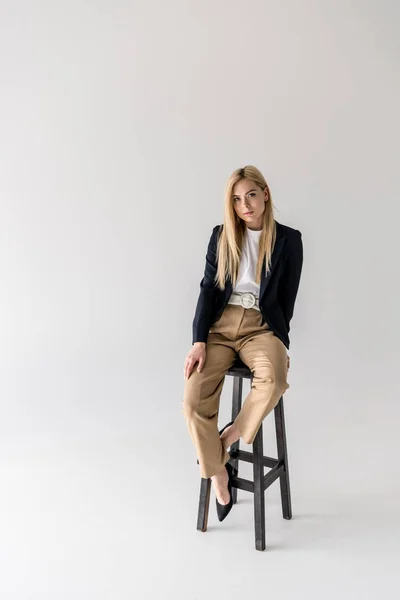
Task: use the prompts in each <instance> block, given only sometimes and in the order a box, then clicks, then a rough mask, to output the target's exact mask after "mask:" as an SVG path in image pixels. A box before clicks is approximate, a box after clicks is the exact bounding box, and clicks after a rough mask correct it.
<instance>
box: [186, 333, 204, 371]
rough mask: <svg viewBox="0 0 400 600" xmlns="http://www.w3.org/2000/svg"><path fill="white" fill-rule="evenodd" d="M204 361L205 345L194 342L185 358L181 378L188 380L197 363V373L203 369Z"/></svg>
mask: <svg viewBox="0 0 400 600" xmlns="http://www.w3.org/2000/svg"><path fill="white" fill-rule="evenodd" d="M205 360H206V344H205V342H195V343H194V344H193V346H192V347H191V348H190V350H189V352H188V355H187V357H186V358H185V364H184V367H183V376H184V378H185V379H189V377H190V374H191V372H192V371H193V368H194V366H195V364H196V363H197V362H198V363H199V365H198V367H197V370H198V372H199V373H200V371H201V370H202V368H203V365H204V363H205Z"/></svg>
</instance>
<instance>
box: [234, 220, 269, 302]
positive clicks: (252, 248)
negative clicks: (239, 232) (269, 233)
mask: <svg viewBox="0 0 400 600" xmlns="http://www.w3.org/2000/svg"><path fill="white" fill-rule="evenodd" d="M261 233H262V231H261V230H260V231H254V230H253V229H249V228H248V227H247V226H246V235H245V236H244V240H243V249H242V256H241V260H240V266H239V272H238V276H237V280H236V285H235V286H234V288H233V290H232V291H233V292H240V293H243V292H252V293H253V294H254V295H255V296H257V297H258V296H259V295H260V284H257V283H256V282H255V278H256V267H257V261H258V248H259V242H260V237H261Z"/></svg>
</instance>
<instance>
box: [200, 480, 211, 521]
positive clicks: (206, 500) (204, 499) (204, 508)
mask: <svg viewBox="0 0 400 600" xmlns="http://www.w3.org/2000/svg"><path fill="white" fill-rule="evenodd" d="M210 492H211V479H210V478H208V479H205V478H203V477H202V478H201V483H200V498H199V510H198V513H197V529H198V530H199V531H207V524H208V509H209V507H210Z"/></svg>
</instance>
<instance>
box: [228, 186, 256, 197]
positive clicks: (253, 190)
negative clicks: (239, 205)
mask: <svg viewBox="0 0 400 600" xmlns="http://www.w3.org/2000/svg"><path fill="white" fill-rule="evenodd" d="M256 191H257V190H256V189H254V188H253V189H252V190H249V191H248V192H246V194H245V196H246V195H247V194H250V192H256ZM236 196H238V194H233V197H234V198H236Z"/></svg>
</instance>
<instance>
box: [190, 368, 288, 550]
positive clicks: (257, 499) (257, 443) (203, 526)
mask: <svg viewBox="0 0 400 600" xmlns="http://www.w3.org/2000/svg"><path fill="white" fill-rule="evenodd" d="M226 375H228V376H232V377H233V393H232V419H231V420H232V421H234V420H235V418H236V417H237V415H238V414H239V412H240V410H241V406H242V394H243V379H250V385H252V382H253V374H252V372H251V370H250V369H249V367H248V366H247V365H245V364H244V363H243V362H242V361H241V360H240V359H239V358H237V359H236V360H235V362H234V363H233V364H232V366H231V367H230V368H229V370H228V371H227V372H226ZM274 414H275V431H276V444H277V453H278V457H277V458H272V457H269V456H264V450H263V427H262V423H261V424H260V427H259V429H258V432H257V434H256V437H255V438H254V441H253V445H252V450H253V451H252V452H247V451H245V450H240V440H238V441H237V442H235V443H234V444H232V445H231V447H230V452H229V455H230V459H229V462H230V463H231V464H232V466H233V467H235V468H236V469H237V471H239V462H240V461H243V462H248V463H252V464H253V481H251V480H249V479H244V478H243V477H239V474H238V475H236V476H234V477H233V480H232V500H233V503H234V504H236V503H237V490H238V489H241V490H244V491H246V492H250V493H252V494H253V495H254V528H255V547H256V550H265V548H266V540H265V537H266V536H265V494H264V492H265V490H266V489H267V488H268V487H269V486H270V485H271V484H272V483H273V482H274V481H275V480H276V479H279V482H280V491H281V504H282V516H283V518H284V519H291V518H292V503H291V497H290V483H289V467H288V454H287V445H286V430H285V417H284V410H283V396H281V398H280V399H279V402H278V403H277V405H276V406H275V408H274ZM264 467H267V468H269V469H270V470H269V471H268V473H267V474H264ZM210 492H211V478H208V479H204V478H201V483H200V498H199V508H198V514H197V529H198V530H199V531H203V532H204V531H207V522H208V510H209V504H210Z"/></svg>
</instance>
